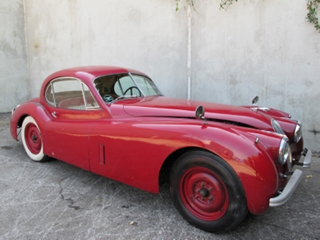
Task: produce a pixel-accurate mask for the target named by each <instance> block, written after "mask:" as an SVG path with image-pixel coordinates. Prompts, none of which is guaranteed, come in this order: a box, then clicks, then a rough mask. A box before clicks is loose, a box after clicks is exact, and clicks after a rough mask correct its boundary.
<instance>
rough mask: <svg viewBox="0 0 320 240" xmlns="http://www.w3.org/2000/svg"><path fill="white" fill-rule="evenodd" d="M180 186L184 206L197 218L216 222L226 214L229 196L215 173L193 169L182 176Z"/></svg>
mask: <svg viewBox="0 0 320 240" xmlns="http://www.w3.org/2000/svg"><path fill="white" fill-rule="evenodd" d="M179 186H180V196H181V200H182V202H183V204H184V206H185V207H186V208H187V209H188V210H189V211H190V212H191V213H192V214H193V215H194V216H196V217H197V218H200V219H201V220H205V221H214V220H217V219H219V218H221V217H222V216H223V215H224V214H225V213H226V211H227V209H228V205H229V195H228V192H227V189H226V186H225V184H224V183H223V181H222V180H221V179H220V178H219V177H218V176H217V175H216V174H215V173H214V172H213V171H210V170H208V169H206V168H202V167H193V168H191V169H189V170H188V171H187V172H185V174H184V175H183V176H182V178H181V181H180V184H179Z"/></svg>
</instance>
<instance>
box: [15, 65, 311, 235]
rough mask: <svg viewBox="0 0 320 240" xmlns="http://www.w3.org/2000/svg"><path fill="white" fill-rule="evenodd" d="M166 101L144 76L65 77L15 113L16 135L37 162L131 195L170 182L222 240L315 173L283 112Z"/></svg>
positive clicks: (201, 223) (181, 202) (198, 220)
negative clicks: (50, 161)
mask: <svg viewBox="0 0 320 240" xmlns="http://www.w3.org/2000/svg"><path fill="white" fill-rule="evenodd" d="M256 102H257V98H255V99H254V101H253V105H250V106H241V107H240V106H239V107H236V106H229V105H222V104H216V103H208V102H200V101H193V100H182V99H174V98H168V97H165V96H163V94H162V93H161V92H160V91H159V90H158V88H157V87H156V85H155V84H154V82H153V81H152V80H151V79H150V78H149V77H148V76H147V75H145V74H144V73H142V72H139V71H136V70H132V69H126V68H119V67H110V66H91V67H78V68H72V69H65V70H62V71H58V72H56V73H53V74H52V75H50V76H49V77H48V78H47V79H46V80H45V81H44V82H43V85H42V88H41V92H40V97H38V98H34V99H32V100H29V101H28V102H26V103H24V104H22V105H20V106H19V105H18V106H17V107H16V108H15V109H13V111H12V116H11V135H12V137H13V138H14V139H16V140H18V135H19V133H21V140H22V144H23V146H24V148H25V151H26V153H27V155H28V156H29V157H30V158H31V159H32V160H34V161H44V160H46V159H47V158H48V157H51V158H56V159H59V160H62V161H64V162H67V163H69V164H72V165H75V166H77V167H80V168H82V169H85V170H88V171H91V172H93V173H96V174H99V175H102V176H105V177H108V178H111V179H115V180H117V181H120V182H123V183H125V184H128V185H131V186H133V187H136V188H139V189H142V190H145V191H149V192H152V193H158V192H159V184H160V183H161V182H164V181H168V182H169V188H170V193H171V196H172V200H173V202H174V205H175V207H176V208H177V210H178V211H179V212H180V214H181V215H182V216H183V217H184V218H185V219H186V220H187V221H188V222H189V223H190V224H192V225H194V226H196V227H198V228H200V229H203V230H206V231H209V232H221V231H227V230H231V229H233V228H235V227H236V226H237V225H239V223H240V222H241V221H242V220H243V219H244V217H245V216H246V214H247V213H248V212H250V213H252V214H260V213H262V212H264V211H265V210H266V209H267V208H268V207H269V206H271V207H272V206H280V205H282V204H284V203H285V202H286V201H287V200H288V199H289V198H290V196H291V194H292V193H293V192H294V190H295V188H296V186H297V185H298V183H299V181H300V180H301V178H302V171H301V170H299V169H296V168H295V170H293V166H294V165H298V166H304V167H308V166H309V165H310V162H311V151H308V150H307V149H304V148H303V138H302V130H301V124H300V122H298V121H295V120H292V119H291V116H290V115H289V114H287V113H285V112H282V111H279V110H275V109H272V108H266V107H259V106H257V105H256Z"/></svg>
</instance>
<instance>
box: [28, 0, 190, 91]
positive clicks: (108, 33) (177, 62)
mask: <svg viewBox="0 0 320 240" xmlns="http://www.w3.org/2000/svg"><path fill="white" fill-rule="evenodd" d="M25 8H26V24H27V54H28V57H29V62H28V63H29V67H30V77H31V79H32V81H31V93H32V95H33V96H36V95H38V94H39V90H40V86H41V83H42V81H43V79H44V78H45V77H46V76H48V75H49V74H50V73H52V72H54V71H56V70H60V69H63V68H67V67H73V66H80V65H99V64H102V65H114V66H123V67H129V68H134V69H137V70H140V71H142V72H145V73H147V74H149V75H150V77H151V78H152V79H154V80H155V82H156V83H157V85H158V87H159V88H160V89H162V91H163V92H164V93H166V94H167V95H171V96H177V97H186V92H187V90H186V86H185V85H184V80H185V79H186V64H185V61H186V54H187V51H186V48H187V47H186V41H185V39H186V34H187V30H186V28H185V25H186V19H187V18H186V16H185V13H184V12H183V11H181V12H177V13H176V12H175V10H174V9H175V2H174V1H172V0H154V1H149V0H135V1H127V0H118V1H114V0H105V1H101V0H92V1H87V0H78V1H68V0H59V1H52V0H41V1H39V0H28V1H25Z"/></svg>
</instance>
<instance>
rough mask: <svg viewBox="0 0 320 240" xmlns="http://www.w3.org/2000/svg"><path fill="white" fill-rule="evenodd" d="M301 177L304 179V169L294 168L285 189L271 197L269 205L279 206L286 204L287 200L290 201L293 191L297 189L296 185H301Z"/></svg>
mask: <svg viewBox="0 0 320 240" xmlns="http://www.w3.org/2000/svg"><path fill="white" fill-rule="evenodd" d="M301 179H302V171H301V170H299V169H296V170H294V172H293V174H292V176H291V177H290V180H289V182H288V183H287V185H286V186H285V188H284V189H283V191H282V193H281V194H280V195H278V196H277V197H274V198H270V199H269V206H270V207H278V206H281V205H282V204H284V203H285V202H286V201H288V200H289V198H290V197H291V195H292V193H293V192H294V190H295V189H296V187H297V186H298V185H299V182H300V181H301Z"/></svg>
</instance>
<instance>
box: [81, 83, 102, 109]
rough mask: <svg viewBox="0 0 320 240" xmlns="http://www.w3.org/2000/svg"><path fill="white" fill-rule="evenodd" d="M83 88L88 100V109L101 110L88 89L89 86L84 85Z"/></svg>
mask: <svg viewBox="0 0 320 240" xmlns="http://www.w3.org/2000/svg"><path fill="white" fill-rule="evenodd" d="M82 87H83V93H84V97H85V100H86V106H87V109H92V108H99V105H98V103H97V102H96V100H95V99H94V97H93V96H92V93H91V92H90V90H89V88H88V87H87V85H85V84H83V83H82Z"/></svg>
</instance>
